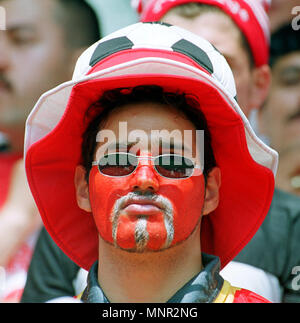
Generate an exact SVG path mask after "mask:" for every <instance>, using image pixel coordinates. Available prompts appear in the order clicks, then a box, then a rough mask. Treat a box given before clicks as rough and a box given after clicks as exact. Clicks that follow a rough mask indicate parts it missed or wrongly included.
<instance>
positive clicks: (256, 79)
mask: <svg viewBox="0 0 300 323" xmlns="http://www.w3.org/2000/svg"><path fill="white" fill-rule="evenodd" d="M270 85H271V70H270V67H269V66H268V65H263V66H260V67H256V68H254V69H253V71H252V87H251V92H250V107H251V109H260V108H261V106H262V105H263V103H264V101H265V100H266V98H267V96H268V93H269V89H270Z"/></svg>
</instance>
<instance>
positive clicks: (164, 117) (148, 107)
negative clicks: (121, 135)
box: [102, 102, 195, 132]
mask: <svg viewBox="0 0 300 323" xmlns="http://www.w3.org/2000/svg"><path fill="white" fill-rule="evenodd" d="M119 122H126V123H127V125H128V128H129V129H131V130H134V129H142V130H144V131H146V132H148V131H151V130H154V129H157V130H163V129H169V130H171V129H179V130H182V131H183V130H185V129H195V126H194V124H193V123H192V122H191V121H190V120H189V119H188V118H187V117H186V116H185V114H184V113H183V112H182V111H179V110H178V109H177V108H175V107H173V106H170V105H165V104H160V103H152V102H143V103H133V104H126V105H124V106H121V107H118V108H115V109H113V111H112V112H111V113H110V114H109V115H108V117H107V118H106V120H105V122H104V124H103V125H102V128H109V129H115V130H117V127H118V124H119Z"/></svg>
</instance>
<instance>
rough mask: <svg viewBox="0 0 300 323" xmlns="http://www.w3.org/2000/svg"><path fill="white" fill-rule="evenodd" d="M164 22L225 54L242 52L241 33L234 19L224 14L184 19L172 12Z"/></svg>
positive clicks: (216, 13) (212, 13) (218, 13)
mask: <svg viewBox="0 0 300 323" xmlns="http://www.w3.org/2000/svg"><path fill="white" fill-rule="evenodd" d="M163 20H164V21H165V22H168V23H171V24H174V25H178V26H180V27H183V28H185V29H187V30H190V31H192V32H194V33H195V34H197V35H199V36H201V37H203V38H205V39H207V40H208V41H209V42H210V43H212V44H213V45H214V46H215V47H216V48H217V49H218V50H219V51H220V52H221V53H223V54H226V53H227V52H232V53H234V52H236V50H237V49H241V50H242V46H241V32H240V30H239V28H238V27H237V26H236V24H235V23H234V22H233V21H232V19H231V18H230V17H229V16H228V15H226V14H225V13H223V12H205V13H202V14H200V15H198V16H197V17H195V18H184V17H181V16H178V15H177V14H176V13H175V12H170V13H168V14H167V15H166V16H165V17H164V18H163Z"/></svg>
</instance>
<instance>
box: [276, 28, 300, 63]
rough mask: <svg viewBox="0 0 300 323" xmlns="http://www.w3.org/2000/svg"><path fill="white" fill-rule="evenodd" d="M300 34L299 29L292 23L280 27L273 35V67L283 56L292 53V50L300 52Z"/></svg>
mask: <svg viewBox="0 0 300 323" xmlns="http://www.w3.org/2000/svg"><path fill="white" fill-rule="evenodd" d="M299 36H300V35H299V31H296V30H294V29H293V28H292V26H291V24H287V25H284V26H282V27H280V28H279V29H277V30H276V31H275V32H274V33H273V34H272V35H271V46H270V66H271V67H273V66H274V64H275V63H276V62H277V61H278V59H280V58H281V57H283V56H285V55H288V54H291V53H292V52H297V51H298V52H300V37H299Z"/></svg>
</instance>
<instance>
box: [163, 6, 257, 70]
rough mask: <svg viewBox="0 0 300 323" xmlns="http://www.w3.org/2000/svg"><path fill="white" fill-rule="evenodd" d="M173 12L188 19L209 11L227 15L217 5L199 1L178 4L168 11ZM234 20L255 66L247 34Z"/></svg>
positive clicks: (249, 59)
mask: <svg viewBox="0 0 300 323" xmlns="http://www.w3.org/2000/svg"><path fill="white" fill-rule="evenodd" d="M171 12H173V13H174V14H176V15H178V16H180V17H183V18H186V19H194V18H196V17H198V16H201V15H202V14H205V13H208V12H215V13H223V14H224V15H226V16H227V14H226V13H225V12H224V11H223V10H222V9H220V8H219V7H217V6H214V5H210V4H203V3H198V2H188V3H185V4H181V5H178V6H176V7H174V8H172V9H171V10H169V11H168V13H171ZM228 17H229V18H231V17H230V16H228ZM231 20H232V19H231ZM232 22H233V23H234V25H235V26H236V27H237V30H238V32H239V35H240V45H241V47H242V48H243V49H244V50H245V51H246V54H247V56H248V61H249V66H250V68H253V67H254V66H255V62H254V56H253V53H252V50H251V47H250V45H249V42H248V40H247V39H246V36H245V35H244V33H243V32H242V31H241V30H240V28H239V27H238V26H237V25H236V23H235V22H234V21H233V20H232Z"/></svg>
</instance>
